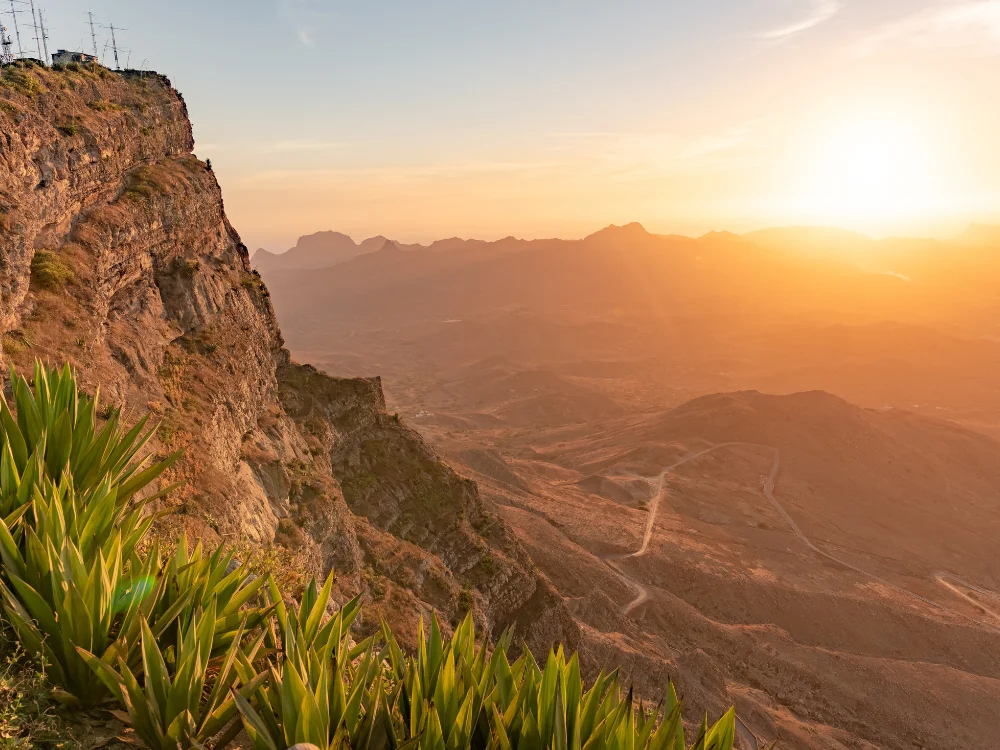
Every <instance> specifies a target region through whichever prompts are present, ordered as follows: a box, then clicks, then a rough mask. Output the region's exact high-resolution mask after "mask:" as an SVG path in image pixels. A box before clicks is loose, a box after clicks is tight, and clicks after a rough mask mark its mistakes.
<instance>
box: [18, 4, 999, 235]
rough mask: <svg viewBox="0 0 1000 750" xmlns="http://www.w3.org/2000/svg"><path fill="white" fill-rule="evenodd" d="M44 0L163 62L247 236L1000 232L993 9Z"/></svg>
mask: <svg viewBox="0 0 1000 750" xmlns="http://www.w3.org/2000/svg"><path fill="white" fill-rule="evenodd" d="M8 3H9V0H0V10H3V9H4V8H5V7H6V6H7V5H8ZM36 4H37V5H38V6H39V7H41V8H42V9H43V10H44V13H45V17H46V20H47V24H48V26H49V28H50V32H49V33H50V43H49V46H50V49H54V48H56V47H59V48H62V47H65V48H70V49H83V50H84V51H90V50H91V49H92V46H93V45H92V43H91V41H90V31H89V27H88V26H87V16H86V11H92V12H93V13H94V17H95V19H97V22H98V23H99V24H108V23H111V22H113V23H114V24H115V25H116V26H119V27H122V28H126V29H127V31H125V32H122V33H121V34H120V35H119V37H118V41H119V44H120V46H122V47H123V48H124V49H126V50H128V51H126V52H123V54H122V62H123V64H124V63H125V62H126V61H128V62H129V63H130V64H131V66H132V67H140V66H141V67H147V68H149V69H153V70H157V71H159V72H161V73H164V74H166V75H167V76H169V77H170V79H171V80H172V82H173V83H174V85H175V86H176V87H177V88H178V89H179V90H180V91H181V92H182V93H183V95H184V97H185V100H186V102H187V104H188V108H189V111H190V115H191V118H192V120H193V123H194V130H195V137H196V149H195V151H196V153H197V154H198V156H200V157H201V158H203V159H205V158H209V159H211V160H212V164H213V166H214V168H215V170H216V172H217V175H218V177H219V181H220V183H221V184H222V187H223V194H224V198H225V201H226V210H227V213H228V215H229V217H230V219H231V220H232V222H233V224H234V225H235V226H236V227H237V229H238V230H239V231H240V233H241V235H242V236H243V239H244V241H245V242H246V243H247V245H248V246H250V247H251V249H253V248H256V247H267V248H268V249H270V250H277V251H280V250H283V249H286V248H288V247H290V246H291V245H293V244H294V242H295V239H296V238H297V237H298V236H299V235H302V234H308V233H311V232H315V231H321V230H329V229H333V230H338V231H342V232H345V233H348V234H350V235H351V236H353V237H355V238H356V239H362V238H364V237H368V236H373V235H376V234H383V235H386V236H389V237H392V238H393V239H398V240H401V241H406V242H415V241H416V242H426V241H430V240H434V239H438V238H442V237H451V236H463V237H478V238H483V239H496V238H499V237H503V236H508V235H515V236H519V237H527V238H532V237H550V236H560V237H566V238H573V237H581V236H584V235H586V234H589V233H590V232H593V231H596V230H597V229H599V228H601V227H603V226H606V225H608V224H612V223H615V224H624V223H628V222H631V221H639V222H641V223H642V224H643V225H644V226H646V228H647V229H649V230H650V231H653V232H659V233H683V234H691V235H696V234H700V233H703V232H707V231H710V230H730V231H737V232H742V231H749V230H752V229H757V228H761V227H764V226H775V225H805V224H809V225H814V224H822V225H836V226H843V227H846V228H850V229H855V230H858V231H864V232H867V233H869V234H872V235H874V236H886V235H900V234H906V235H935V236H948V235H949V234H955V233H957V232H958V231H960V230H961V229H962V228H963V227H964V226H965V225H966V224H968V223H970V222H973V221H976V222H994V223H1000V138H998V137H997V136H996V134H997V133H1000V0H698V1H697V2H695V1H693V0H692V1H691V2H681V1H680V0H674V1H668V0H503V1H500V0H494V1H493V2H485V0H241V1H240V2H233V1H229V0H201V1H200V2H194V1H193V0H171V2H169V3H165V2H162V1H158V2H153V1H152V0H36ZM3 22H4V23H5V24H6V25H7V26H8V27H10V26H12V24H11V23H10V17H9V15H8V16H4V17H3ZM25 24H26V21H25V17H24V16H22V17H21V25H22V38H23V39H26V37H27V36H28V35H27V34H26V32H25V29H24V26H25ZM97 34H98V48H99V51H100V52H101V54H102V55H104V54H106V55H107V56H106V57H105V63H107V64H110V63H111V57H110V52H107V53H105V52H104V47H105V44H106V40H107V37H108V32H107V30H105V29H103V28H98V29H97ZM25 43H26V44H27V42H25ZM32 44H33V42H32Z"/></svg>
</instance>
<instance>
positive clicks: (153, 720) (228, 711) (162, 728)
mask: <svg viewBox="0 0 1000 750" xmlns="http://www.w3.org/2000/svg"><path fill="white" fill-rule="evenodd" d="M216 615H217V610H216V605H215V602H212V603H211V604H209V605H208V608H207V609H206V610H205V611H204V612H198V613H196V614H195V615H194V617H193V618H192V619H191V622H190V623H189V624H188V625H187V627H186V628H184V630H183V631H182V633H181V635H180V636H179V637H178V639H177V643H176V645H175V646H171V647H170V649H169V652H168V653H167V654H166V655H165V654H164V652H163V651H162V650H161V649H160V647H159V645H158V644H157V639H156V636H155V635H154V634H153V631H152V630H151V629H150V628H149V625H147V624H146V622H145V620H142V621H140V626H141V628H142V637H141V640H142V667H143V672H142V673H141V674H142V676H143V681H144V682H145V685H144V686H140V684H139V680H138V679H137V677H136V675H135V674H134V673H133V671H132V670H131V669H130V668H129V667H128V665H127V664H125V662H124V661H121V660H119V662H118V668H117V669H115V668H113V667H111V666H109V665H108V664H107V661H106V660H103V659H98V658H97V657H96V656H94V655H93V654H90V653H87V652H85V651H83V650H82V649H81V652H80V653H81V655H82V656H83V658H85V659H86V660H87V663H88V664H90V665H91V667H93V669H94V671H95V672H96V673H97V674H100V676H101V679H102V681H103V682H104V683H105V685H106V686H107V687H108V689H109V690H111V691H112V692H114V694H115V696H116V697H117V698H118V700H119V701H120V702H121V703H122V705H124V706H125V710H126V712H127V718H128V722H129V723H130V724H131V725H132V727H133V729H135V733H136V735H138V737H139V739H140V740H142V742H143V744H144V745H145V746H146V747H148V748H150V749H151V750H188V749H189V748H198V749H199V750H200V749H201V748H203V747H204V746H205V744H206V743H207V742H208V741H209V740H211V739H212V738H214V737H215V736H216V735H218V734H219V733H220V732H222V731H223V730H226V729H227V727H229V730H228V731H227V732H226V735H225V737H224V738H222V739H219V740H217V741H216V745H215V746H216V747H225V746H226V745H228V744H229V742H231V741H232V740H233V739H234V738H235V737H236V735H237V734H238V733H239V728H240V727H239V722H233V719H234V718H235V717H236V702H235V696H237V695H240V693H243V694H244V695H250V694H252V693H253V692H254V691H255V690H256V689H257V687H258V686H259V685H260V683H261V682H263V680H264V675H258V674H257V672H256V671H254V668H253V666H252V663H253V662H254V661H255V660H256V657H257V652H258V650H259V649H260V647H261V644H262V643H263V641H264V634H263V633H261V634H260V635H259V636H258V637H257V639H256V640H255V641H254V642H253V643H252V644H251V645H250V646H249V647H248V648H247V649H246V650H244V649H243V648H242V640H243V638H242V636H243V631H244V628H245V625H246V622H245V621H244V622H243V623H241V624H240V627H239V630H238V631H237V633H236V638H235V639H234V640H233V641H232V643H231V645H230V646H229V648H228V649H227V650H226V651H225V655H224V656H223V657H222V658H221V660H220V662H219V664H218V665H217V666H216V667H215V668H213V669H210V663H211V662H212V656H211V655H212V653H213V652H214V651H215V650H216V648H217V646H218V621H217V617H216ZM171 662H172V663H171ZM237 686H238V687H239V689H240V692H236V688H237ZM233 729H235V731H232V730H233Z"/></svg>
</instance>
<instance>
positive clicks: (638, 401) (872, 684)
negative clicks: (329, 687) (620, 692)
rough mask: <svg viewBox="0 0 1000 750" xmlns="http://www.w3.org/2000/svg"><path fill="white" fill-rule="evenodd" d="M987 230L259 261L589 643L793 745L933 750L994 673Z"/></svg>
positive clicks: (992, 302) (975, 712)
mask: <svg viewBox="0 0 1000 750" xmlns="http://www.w3.org/2000/svg"><path fill="white" fill-rule="evenodd" d="M998 238H1000V230H998V229H997V228H995V227H987V226H973V227H970V228H969V229H968V230H967V231H965V232H963V233H962V234H961V235H960V236H958V237H956V238H954V239H952V240H950V241H939V240H929V239H888V240H872V239H870V238H868V237H865V236H863V235H859V234H856V233H852V232H846V231H842V230H836V229H824V228H788V229H773V230H764V231H758V232H754V233H750V234H747V235H742V236H740V235H735V234H731V233H726V232H715V233H711V234H708V235H705V236H702V237H698V238H689V237H683V236H660V235H654V234H651V233H649V232H647V231H646V230H645V229H644V228H643V227H642V226H641V225H639V224H630V225H626V226H617V227H616V226H611V227H607V228H605V229H602V230H600V231H597V232H595V233H594V234H592V235H590V236H588V237H587V238H585V239H583V240H577V241H565V240H556V239H553V240H540V241H523V240H517V239H514V238H508V239H505V240H500V241H496V242H479V241H474V240H460V239H450V240H441V241H439V242H435V243H433V244H431V245H428V246H421V245H408V244H403V243H398V242H394V241H392V240H390V239H386V238H384V237H376V238H374V239H371V240H366V241H364V242H359V243H355V242H354V241H353V240H351V239H349V238H348V237H346V236H345V235H341V234H337V233H320V234H317V235H312V236H308V237H303V238H302V239H301V240H300V241H299V243H298V245H297V246H296V247H295V248H292V249H291V250H289V251H287V252H286V253H281V254H273V253H267V252H266V251H258V252H257V254H256V255H255V256H254V259H253V261H254V264H255V266H256V267H257V268H258V270H260V272H261V274H262V276H263V278H264V280H265V281H266V283H267V285H268V288H269V290H270V291H271V295H272V300H273V303H274V305H275V309H276V311H277V314H278V317H279V319H280V321H281V323H282V327H283V331H284V335H285V339H286V342H287V345H288V346H289V348H290V349H291V351H292V352H293V354H294V355H295V356H296V357H297V358H299V359H301V360H302V361H307V362H311V363H313V364H315V365H316V366H317V367H320V368H322V369H325V370H327V371H329V372H331V373H336V374H344V375H367V374H372V373H379V374H380V375H381V376H382V379H383V383H384V386H385V391H386V395H387V403H388V406H389V409H390V410H391V411H396V412H398V413H399V414H400V416H401V417H402V418H403V419H405V420H406V421H407V422H409V423H410V424H412V425H414V426H415V427H416V428H417V429H418V430H419V431H420V432H421V434H423V435H424V436H425V437H426V438H427V439H428V440H429V441H430V442H431V443H432V444H433V445H434V446H435V447H436V448H437V449H438V450H440V451H441V452H442V454H443V455H445V456H446V457H447V458H448V459H449V461H451V462H452V464H453V465H456V466H458V467H459V469H460V471H461V472H462V473H463V474H464V475H466V476H468V477H470V478H472V479H475V480H476V482H477V483H478V484H479V486H480V487H481V489H482V491H483V492H484V493H485V495H486V496H487V497H488V498H490V499H491V500H492V501H494V502H495V503H496V504H497V506H498V507H499V508H501V509H502V514H503V516H504V518H505V519H506V520H507V521H508V522H509V523H510V524H511V525H512V527H513V528H514V529H515V531H516V533H517V536H518V539H519V540H520V541H521V542H522V543H523V544H524V545H525V547H526V549H527V550H528V552H529V554H530V555H531V558H532V560H533V561H534V562H535V564H537V565H538V567H539V568H540V569H541V570H542V571H543V573H544V574H545V575H546V577H547V578H548V579H549V580H550V581H551V583H552V584H553V586H554V587H555V588H556V590H557V591H558V592H559V594H560V596H562V597H563V598H564V600H565V602H566V603H567V606H568V607H569V610H570V612H571V613H572V616H573V618H574V620H575V622H576V624H577V626H578V627H579V631H580V635H579V638H580V640H581V643H583V644H585V646H584V650H585V651H586V652H587V653H590V654H591V655H592V656H593V658H594V659H596V661H597V662H601V661H602V660H603V659H605V658H609V659H610V658H611V655H612V654H614V655H615V658H617V659H618V660H624V661H625V663H627V664H629V665H630V667H631V670H632V671H631V673H630V674H631V677H632V679H634V680H636V682H637V684H638V685H639V686H640V687H641V689H643V690H646V691H651V690H653V689H654V687H655V683H656V681H657V680H662V679H664V678H665V676H666V675H668V674H669V675H671V676H674V675H678V676H679V679H680V681H681V685H682V686H683V687H684V688H685V691H686V694H687V695H688V697H689V699H690V700H693V701H694V702H695V704H696V705H698V706H704V707H705V708H707V709H708V710H709V711H710V712H711V711H715V710H717V709H718V708H719V707H721V706H723V705H728V704H729V703H735V704H736V705H737V710H738V712H739V715H740V717H741V720H742V721H743V722H745V726H749V727H751V728H752V732H753V733H754V734H756V735H757V736H758V737H760V738H761V739H764V740H768V741H770V740H773V739H774V738H776V737H780V738H781V741H782V744H785V745H787V746H791V747H800V746H801V747H907V746H914V745H915V744H916V743H918V742H919V743H923V744H922V745H917V746H924V747H948V746H952V744H951V743H953V742H955V741H956V739H955V738H956V737H958V736H960V735H961V733H962V732H967V734H966V735H965V736H966V737H967V738H968V741H972V738H974V737H978V736H986V734H988V733H989V731H990V727H992V726H994V721H995V719H994V717H993V716H992V711H991V709H990V708H989V704H990V701H988V700H983V697H984V696H987V695H1000V692H998V688H1000V660H998V658H997V654H998V653H1000V651H998V650H997V646H998V645H1000V631H998V627H1000V596H998V594H997V593H996V592H997V591H1000V568H998V567H997V564H996V559H995V555H993V554H992V549H993V540H994V539H995V538H997V535H998V534H1000V462H998V461H997V460H996V459H997V457H998V456H1000V443H998V442H997V440H996V436H1000V384H998V383H997V381H996V378H995V373H996V371H997V365H998V364H1000V338H998V322H997V321H998V320H1000V262H998V260H997V259H998V257H1000V256H998V254H997V251H998V250H1000V242H998ZM602 654H605V655H607V656H606V657H605V656H601V655H602ZM945 706H947V708H944V707H945ZM943 715H947V716H948V717H950V718H949V719H948V720H947V721H942V720H941V717H942V716H943ZM954 717H961V719H960V720H956V721H958V723H957V724H952V723H951V718H954ZM959 725H960V726H959ZM876 727H880V728H882V729H880V730H876V729H875V728H876Z"/></svg>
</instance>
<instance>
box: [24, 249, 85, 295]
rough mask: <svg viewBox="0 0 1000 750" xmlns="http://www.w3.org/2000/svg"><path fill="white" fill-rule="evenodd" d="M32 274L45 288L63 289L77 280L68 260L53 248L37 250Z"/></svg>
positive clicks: (33, 259) (32, 265)
mask: <svg viewBox="0 0 1000 750" xmlns="http://www.w3.org/2000/svg"><path fill="white" fill-rule="evenodd" d="M31 275H32V276H33V277H34V279H35V281H37V282H38V285H39V286H41V287H42V288H44V289H50V290H55V289H61V288H62V287H64V286H66V285H67V284H72V283H73V282H74V281H76V274H75V273H74V271H73V269H72V267H70V265H69V264H68V263H66V261H64V260H63V259H61V258H60V257H59V256H58V255H57V254H56V253H54V252H52V251H51V250H36V251H35V255H34V257H32V259H31Z"/></svg>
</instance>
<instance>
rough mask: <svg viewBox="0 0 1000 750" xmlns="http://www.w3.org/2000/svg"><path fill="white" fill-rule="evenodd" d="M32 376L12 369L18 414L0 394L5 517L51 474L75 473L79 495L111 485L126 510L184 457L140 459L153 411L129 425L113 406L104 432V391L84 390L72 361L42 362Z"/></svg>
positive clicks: (0, 508) (0, 487)
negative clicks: (60, 364)
mask: <svg viewBox="0 0 1000 750" xmlns="http://www.w3.org/2000/svg"><path fill="white" fill-rule="evenodd" d="M33 382H34V387H32V386H31V385H30V384H29V383H28V381H27V380H26V379H25V378H24V377H22V376H20V375H18V374H17V373H16V372H14V371H12V372H11V390H12V391H13V393H14V408H15V410H16V412H17V416H16V419H15V416H14V414H13V413H12V412H11V410H10V408H9V407H8V405H7V402H6V400H5V399H4V398H3V395H2V394H0V516H3V517H5V518H6V517H7V516H9V515H10V514H11V513H12V512H14V511H16V510H17V509H18V508H19V507H21V506H23V505H25V504H26V503H27V502H28V501H29V500H30V493H31V487H32V486H33V485H34V484H36V483H40V482H41V480H42V478H43V477H45V476H47V477H49V478H50V479H51V480H52V481H54V482H56V483H61V482H62V481H64V478H71V479H72V481H73V485H74V487H75V488H76V492H77V493H78V495H79V496H80V497H81V498H87V497H88V496H89V495H90V493H91V492H92V491H99V488H100V487H101V486H102V484H104V485H108V486H113V487H115V488H117V492H116V495H115V498H116V503H117V505H118V506H119V507H120V508H125V507H128V506H129V504H130V503H131V501H132V499H133V498H134V497H135V496H136V494H137V493H138V492H140V491H141V490H142V489H144V488H145V487H146V486H148V485H149V484H150V483H151V482H153V481H154V480H155V479H156V478H157V477H159V476H160V474H162V473H163V472H164V471H165V470H166V469H167V468H168V467H169V466H170V465H171V464H173V463H174V462H175V461H176V460H177V459H178V458H179V457H180V453H179V452H178V453H175V454H173V455H171V456H170V457H168V458H167V459H166V460H164V461H160V462H156V463H153V464H150V465H148V466H147V463H148V457H138V455H139V453H140V452H141V451H142V450H143V449H144V448H145V447H146V446H147V445H148V443H149V441H150V439H151V438H152V436H153V434H154V432H155V430H153V429H148V430H147V429H146V424H147V422H148V420H149V417H148V415H147V416H145V417H143V418H142V419H140V420H139V421H138V422H137V423H136V424H135V425H134V426H133V427H132V428H131V429H129V430H127V431H126V430H124V429H123V428H122V426H121V410H120V409H113V410H112V411H111V412H110V416H109V417H108V419H107V421H106V422H105V424H104V426H103V427H101V428H100V430H98V429H97V422H98V400H99V397H98V395H95V396H94V397H93V398H91V397H89V396H87V395H85V394H82V393H80V390H79V387H78V383H77V378H76V374H75V373H74V372H73V371H72V370H71V369H70V367H69V365H68V364H67V365H65V366H64V367H63V368H62V369H61V370H60V369H56V368H48V367H46V366H44V365H43V364H42V363H41V362H40V361H36V362H35V372H34V381H33ZM167 491H168V490H164V491H163V492H167ZM161 494H162V493H161ZM149 499H152V498H147V501H148V500H149ZM84 504H87V503H86V502H85V503H84Z"/></svg>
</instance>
